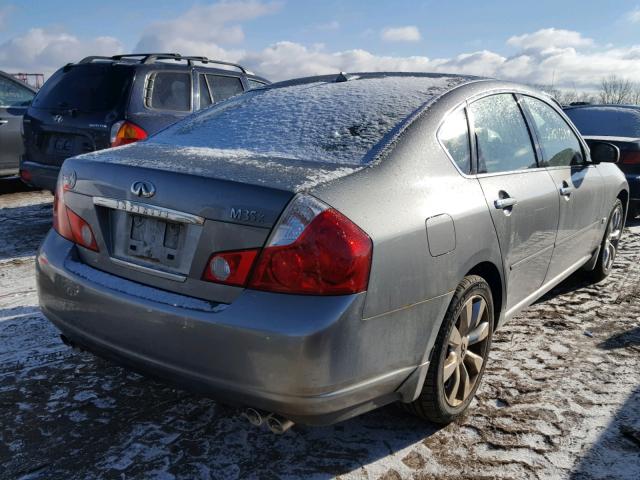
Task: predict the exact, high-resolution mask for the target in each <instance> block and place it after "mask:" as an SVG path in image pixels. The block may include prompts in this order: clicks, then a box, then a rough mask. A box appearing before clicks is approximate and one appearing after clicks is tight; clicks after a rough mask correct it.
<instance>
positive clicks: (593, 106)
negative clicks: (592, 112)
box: [562, 103, 640, 110]
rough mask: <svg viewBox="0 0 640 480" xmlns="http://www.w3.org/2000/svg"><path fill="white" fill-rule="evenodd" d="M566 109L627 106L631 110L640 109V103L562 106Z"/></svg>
mask: <svg viewBox="0 0 640 480" xmlns="http://www.w3.org/2000/svg"><path fill="white" fill-rule="evenodd" d="M562 108H563V109H564V110H577V109H581V108H582V109H588V108H604V109H612V110H613V109H619V108H625V109H629V110H640V105H615V104H612V103H589V104H586V105H567V106H566V107H562Z"/></svg>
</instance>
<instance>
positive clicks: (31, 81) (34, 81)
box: [13, 73, 44, 88]
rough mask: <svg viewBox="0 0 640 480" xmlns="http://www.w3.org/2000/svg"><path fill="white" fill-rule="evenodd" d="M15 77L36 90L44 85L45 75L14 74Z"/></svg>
mask: <svg viewBox="0 0 640 480" xmlns="http://www.w3.org/2000/svg"><path fill="white" fill-rule="evenodd" d="M13 76H14V77H16V78H17V79H18V80H20V81H22V82H24V83H26V84H28V85H31V86H32V87H34V88H40V87H42V84H43V83H44V74H43V73H14V74H13Z"/></svg>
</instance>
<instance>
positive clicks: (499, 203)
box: [493, 197, 518, 210]
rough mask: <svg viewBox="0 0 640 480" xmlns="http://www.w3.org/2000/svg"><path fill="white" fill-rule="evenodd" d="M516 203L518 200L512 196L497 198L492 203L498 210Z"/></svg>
mask: <svg viewBox="0 0 640 480" xmlns="http://www.w3.org/2000/svg"><path fill="white" fill-rule="evenodd" d="M517 203H518V201H517V200H516V199H515V198H513V197H507V198H499V199H498V200H496V201H495V202H493V204H494V205H495V207H496V208H497V209H498V210H504V209H505V208H511V207H513V206H514V205H516V204H517Z"/></svg>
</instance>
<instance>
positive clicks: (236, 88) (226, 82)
mask: <svg viewBox="0 0 640 480" xmlns="http://www.w3.org/2000/svg"><path fill="white" fill-rule="evenodd" d="M207 80H209V87H210V88H211V93H212V94H213V101H214V102H216V103H217V102H221V101H222V100H226V99H227V98H229V97H233V96H234V95H238V94H240V93H242V92H243V89H242V82H241V81H240V79H239V78H238V77H226V76H222V75H207Z"/></svg>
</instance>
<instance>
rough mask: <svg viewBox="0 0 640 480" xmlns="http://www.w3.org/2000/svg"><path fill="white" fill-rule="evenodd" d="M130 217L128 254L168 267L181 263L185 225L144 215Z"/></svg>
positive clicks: (131, 215) (130, 215)
mask: <svg viewBox="0 0 640 480" xmlns="http://www.w3.org/2000/svg"><path fill="white" fill-rule="evenodd" d="M128 217H129V218H128V222H127V223H128V226H129V228H128V231H129V235H128V237H129V238H128V239H127V254H128V255H130V256H133V257H138V258H141V259H144V260H146V261H152V262H156V263H160V264H162V265H166V266H168V267H175V266H177V265H179V262H180V258H179V257H180V247H181V245H182V242H183V241H184V229H185V226H184V225H182V224H180V223H174V222H168V221H166V220H161V219H157V218H153V217H147V216H143V215H135V214H129V215H128Z"/></svg>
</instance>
